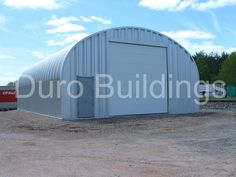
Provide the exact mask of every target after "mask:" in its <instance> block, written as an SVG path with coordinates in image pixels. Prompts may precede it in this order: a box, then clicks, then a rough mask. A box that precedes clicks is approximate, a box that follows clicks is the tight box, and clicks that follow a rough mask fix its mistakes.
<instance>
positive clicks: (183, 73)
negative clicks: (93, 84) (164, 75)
mask: <svg viewBox="0 0 236 177" xmlns="http://www.w3.org/2000/svg"><path fill="white" fill-rule="evenodd" d="M109 41H116V42H123V43H131V44H132V43H133V44H140V45H153V46H162V47H167V55H168V72H169V74H172V75H173V78H172V80H173V82H176V81H177V80H181V79H188V80H191V82H192V84H194V83H195V82H196V81H198V80H199V74H198V70H197V67H196V64H195V62H194V61H193V60H192V59H191V55H190V54H189V53H186V50H185V49H184V48H183V47H182V46H180V45H179V44H178V43H176V42H175V41H173V40H172V39H170V38H168V37H167V36H165V35H163V34H160V33H158V32H155V31H152V30H149V29H144V28H137V27H122V28H114V29H108V30H105V31H101V32H98V33H95V34H93V35H91V36H89V37H87V38H85V39H83V40H81V41H79V42H78V43H77V44H76V45H74V46H73V47H72V48H67V49H64V50H63V51H61V52H59V53H58V54H54V55H52V56H51V57H49V58H48V59H47V60H45V61H42V62H41V63H39V64H37V65H35V66H34V67H32V68H31V69H30V70H28V71H26V72H25V73H26V74H31V75H33V76H34V77H35V78H37V79H43V80H67V81H71V80H74V79H76V76H80V77H93V76H95V74H106V73H107V50H108V43H109ZM190 73H191V77H190ZM73 90H75V88H73ZM102 92H103V93H105V92H106V90H103V91H102ZM183 94H184V93H183ZM193 99H194V97H192V98H191V99H187V98H186V97H183V98H181V99H176V93H173V98H172V99H169V113H172V114H175V113H189V112H197V111H199V107H198V106H197V105H196V104H193ZM34 101H35V102H36V101H37V100H34ZM60 103H61V107H60V110H61V117H63V118H65V119H71V118H72V119H73V118H76V116H77V100H73V99H71V98H69V97H68V96H67V95H66V86H63V88H62V98H61V100H60ZM108 109H109V108H108V102H107V100H105V99H99V100H97V99H96V100H95V116H96V117H106V116H108ZM28 110H30V108H29V109H28Z"/></svg>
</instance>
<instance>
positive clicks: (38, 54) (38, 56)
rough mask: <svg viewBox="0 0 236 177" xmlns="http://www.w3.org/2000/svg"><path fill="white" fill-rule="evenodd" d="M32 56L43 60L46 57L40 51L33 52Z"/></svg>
mask: <svg viewBox="0 0 236 177" xmlns="http://www.w3.org/2000/svg"><path fill="white" fill-rule="evenodd" d="M32 55H33V56H34V57H36V58H39V59H43V58H44V57H45V56H44V55H43V54H42V53H41V52H38V51H33V52H32Z"/></svg>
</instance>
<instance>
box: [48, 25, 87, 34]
mask: <svg viewBox="0 0 236 177" xmlns="http://www.w3.org/2000/svg"><path fill="white" fill-rule="evenodd" d="M83 30H85V27H84V26H82V25H76V24H65V25H61V26H58V27H56V28H54V29H49V30H47V31H46V33H49V34H50V33H51V34H53V33H68V32H76V31H83Z"/></svg>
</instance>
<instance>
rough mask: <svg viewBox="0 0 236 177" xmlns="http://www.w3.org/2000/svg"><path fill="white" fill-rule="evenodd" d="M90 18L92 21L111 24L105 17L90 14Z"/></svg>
mask: <svg viewBox="0 0 236 177" xmlns="http://www.w3.org/2000/svg"><path fill="white" fill-rule="evenodd" d="M90 19H92V20H94V21H97V22H100V23H101V24H103V25H110V24H112V21H111V20H108V19H105V18H102V17H97V16H91V17H90Z"/></svg>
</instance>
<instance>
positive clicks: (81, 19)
mask: <svg viewBox="0 0 236 177" xmlns="http://www.w3.org/2000/svg"><path fill="white" fill-rule="evenodd" d="M80 21H82V22H86V23H91V22H93V20H92V19H91V18H89V17H84V16H81V17H80Z"/></svg>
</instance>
